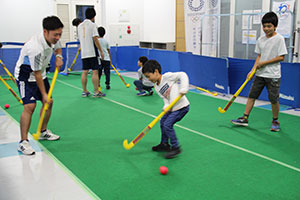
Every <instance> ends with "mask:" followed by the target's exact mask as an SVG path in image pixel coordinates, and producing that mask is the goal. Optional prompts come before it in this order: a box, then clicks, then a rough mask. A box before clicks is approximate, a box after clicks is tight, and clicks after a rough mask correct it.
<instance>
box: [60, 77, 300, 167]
mask: <svg viewBox="0 0 300 200" xmlns="http://www.w3.org/2000/svg"><path fill="white" fill-rule="evenodd" d="M57 81H58V82H60V83H62V84H65V85H68V86H70V87H72V88H75V89H78V90H82V88H79V87H77V86H74V85H71V84H69V83H66V82H64V81H61V80H57ZM103 99H105V100H107V101H110V102H113V103H115V104H118V105H120V106H123V107H126V108H128V109H131V110H134V111H137V112H139V113H142V114H145V115H147V116H150V117H153V118H155V117H156V116H155V115H152V114H149V113H146V112H144V111H141V110H139V109H136V108H133V107H131V106H128V105H125V104H123V103H120V102H117V101H115V100H112V99H109V98H107V97H104V98H103ZM175 126H177V127H179V128H182V129H184V130H187V131H190V132H192V133H195V134H197V135H200V136H202V137H205V138H207V139H210V140H213V141H215V142H218V143H221V144H224V145H227V146H230V147H232V148H235V149H238V150H240V151H244V152H246V153H249V154H252V155H254V156H257V157H260V158H263V159H265V160H268V161H271V162H273V163H276V164H278V165H281V166H284V167H287V168H289V169H292V170H295V171H297V172H300V169H299V168H297V167H294V166H291V165H288V164H286V163H283V162H280V161H278V160H275V159H273V158H270V157H268V156H264V155H262V154H259V153H255V152H253V151H250V150H248V149H245V148H242V147H239V146H237V145H234V144H230V143H228V142H225V141H223V140H219V139H217V138H214V137H211V136H208V135H205V134H203V133H200V132H198V131H195V130H192V129H190V128H187V127H184V126H181V125H178V124H175Z"/></svg>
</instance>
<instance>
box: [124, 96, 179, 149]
mask: <svg viewBox="0 0 300 200" xmlns="http://www.w3.org/2000/svg"><path fill="white" fill-rule="evenodd" d="M182 96H183V95H179V96H178V97H177V98H176V99H175V100H174V101H172V103H171V104H170V105H169V106H168V107H167V108H166V109H164V111H162V112H161V113H160V114H159V115H158V116H157V117H156V118H155V119H154V120H153V121H152V122H151V123H150V124H148V125H147V126H146V128H144V130H142V132H141V133H140V134H139V135H138V136H136V138H134V140H132V141H131V142H130V143H129V144H128V140H127V139H126V140H124V141H123V147H124V148H125V149H126V150H129V149H131V148H132V147H134V146H135V145H136V143H138V142H139V141H140V140H141V139H142V138H143V137H144V136H145V135H146V134H147V133H148V132H149V131H150V129H151V128H152V127H153V126H154V125H155V124H156V123H157V122H158V121H159V120H160V118H162V117H163V116H164V115H165V114H166V113H167V112H168V111H169V110H170V109H171V108H172V107H173V106H174V105H175V104H176V103H177V102H178V101H179V99H180V98H181V97H182Z"/></svg>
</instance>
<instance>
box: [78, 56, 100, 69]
mask: <svg viewBox="0 0 300 200" xmlns="http://www.w3.org/2000/svg"><path fill="white" fill-rule="evenodd" d="M90 69H91V70H98V69H99V65H98V59H97V57H92V58H84V59H82V70H90Z"/></svg>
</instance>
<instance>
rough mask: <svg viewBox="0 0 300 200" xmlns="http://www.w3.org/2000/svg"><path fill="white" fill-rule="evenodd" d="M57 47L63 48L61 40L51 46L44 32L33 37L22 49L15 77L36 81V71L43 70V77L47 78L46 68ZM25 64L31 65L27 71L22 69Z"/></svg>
mask: <svg viewBox="0 0 300 200" xmlns="http://www.w3.org/2000/svg"><path fill="white" fill-rule="evenodd" d="M56 49H61V43H60V41H58V42H57V43H56V44H55V45H53V44H52V45H51V47H50V46H49V45H48V43H47V42H46V40H45V37H44V34H43V33H41V34H38V35H35V36H33V37H31V38H30V40H29V41H27V42H26V43H25V44H24V46H23V47H22V49H21V53H20V56H19V59H18V61H17V64H16V67H15V78H16V79H17V80H20V79H22V80H24V79H26V80H27V81H29V82H35V81H36V79H35V76H34V71H40V70H41V73H42V77H43V79H45V78H46V68H47V67H48V65H49V63H50V60H51V57H52V54H53V51H54V50H56ZM23 64H24V65H29V66H30V69H27V70H26V72H25V71H23V70H21V66H22V65H23ZM22 67H24V66H22ZM28 70H30V71H31V72H29V71H28ZM21 71H22V73H21Z"/></svg>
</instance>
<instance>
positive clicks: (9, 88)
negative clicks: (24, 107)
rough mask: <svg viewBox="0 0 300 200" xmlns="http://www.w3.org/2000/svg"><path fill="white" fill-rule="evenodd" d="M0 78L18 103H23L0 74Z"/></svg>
mask: <svg viewBox="0 0 300 200" xmlns="http://www.w3.org/2000/svg"><path fill="white" fill-rule="evenodd" d="M0 80H1V81H2V82H3V84H4V85H5V86H6V87H7V89H8V90H9V91H10V92H11V93H12V94H13V96H14V97H15V98H16V99H17V100H18V102H19V103H20V104H23V101H22V99H20V97H19V96H18V95H17V94H16V93H15V91H13V89H12V88H11V87H10V86H9V85H8V84H7V83H6V82H5V80H4V79H3V78H2V77H1V76H0Z"/></svg>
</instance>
